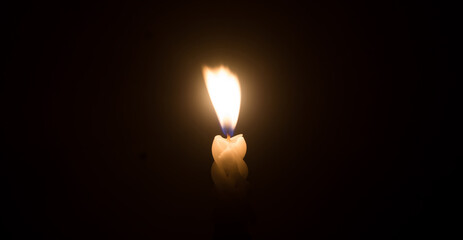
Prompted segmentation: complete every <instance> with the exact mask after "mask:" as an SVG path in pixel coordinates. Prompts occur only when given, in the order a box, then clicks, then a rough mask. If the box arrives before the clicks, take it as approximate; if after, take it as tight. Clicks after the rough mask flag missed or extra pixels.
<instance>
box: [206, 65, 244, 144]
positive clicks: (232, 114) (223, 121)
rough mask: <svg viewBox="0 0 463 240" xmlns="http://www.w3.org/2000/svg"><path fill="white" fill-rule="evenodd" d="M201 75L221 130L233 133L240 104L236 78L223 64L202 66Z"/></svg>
mask: <svg viewBox="0 0 463 240" xmlns="http://www.w3.org/2000/svg"><path fill="white" fill-rule="evenodd" d="M203 75H204V80H205V81H206V86H207V90H208V92H209V96H210V97H211V101H212V105H213V106H214V108H215V112H216V113H217V117H218V118H219V122H220V125H221V126H222V130H223V132H224V133H225V134H227V135H233V130H234V129H235V126H236V123H237V122H238V115H239V113H240V104H241V89H240V83H239V82H238V78H237V77H236V76H235V74H233V73H232V72H230V70H229V69H228V68H226V67H224V66H220V67H218V68H209V67H204V68H203Z"/></svg>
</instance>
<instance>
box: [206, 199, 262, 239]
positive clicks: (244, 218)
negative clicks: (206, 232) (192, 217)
mask: <svg viewBox="0 0 463 240" xmlns="http://www.w3.org/2000/svg"><path fill="white" fill-rule="evenodd" d="M217 193H218V195H217V201H216V204H215V208H214V216H213V219H214V233H213V239H251V233H250V231H249V225H250V223H251V222H252V219H253V218H252V209H251V207H250V204H249V203H248V199H247V197H245V195H242V196H241V197H240V198H236V197H237V196H236V195H233V196H234V197H235V198H224V195H223V192H217ZM227 197H230V196H227Z"/></svg>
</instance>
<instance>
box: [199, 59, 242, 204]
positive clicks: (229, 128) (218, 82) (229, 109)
mask: <svg viewBox="0 0 463 240" xmlns="http://www.w3.org/2000/svg"><path fill="white" fill-rule="evenodd" d="M203 74H204V79H205V82H206V86H207V90H208V92H209V96H210V98H211V101H212V105H213V106H214V109H215V111H216V113H217V117H218V119H219V123H220V125H221V127H222V131H223V133H224V134H225V135H226V138H224V137H222V136H220V135H217V136H215V138H214V141H213V142H212V157H213V158H214V163H213V164H212V168H211V176H212V180H213V182H214V184H215V185H216V187H217V189H218V190H219V191H221V192H222V193H225V194H235V195H236V194H238V195H239V194H242V193H244V189H245V187H246V184H247V182H246V177H247V175H248V166H247V165H246V163H245V162H244V160H243V158H244V155H245V154H246V141H245V140H244V137H243V135H242V134H239V135H236V136H234V137H232V136H233V131H234V129H235V127H236V123H237V122H238V115H239V111H240V104H241V89H240V84H239V81H238V78H237V77H236V75H235V74H233V73H232V72H230V70H229V69H228V68H226V67H224V66H220V67H218V68H214V69H212V68H209V67H204V69H203Z"/></svg>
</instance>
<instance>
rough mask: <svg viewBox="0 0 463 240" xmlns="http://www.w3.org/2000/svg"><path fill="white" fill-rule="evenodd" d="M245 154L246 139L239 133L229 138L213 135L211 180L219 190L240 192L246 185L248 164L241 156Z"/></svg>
mask: <svg viewBox="0 0 463 240" xmlns="http://www.w3.org/2000/svg"><path fill="white" fill-rule="evenodd" d="M244 155H246V141H244V138H243V135H242V134H239V135H236V136H234V137H232V138H231V139H226V138H223V137H222V136H220V135H217V136H215V138H214V141H213V142H212V157H213V158H214V163H213V164H212V169H211V175H212V180H213V181H214V183H215V185H216V186H217V188H218V189H219V190H222V191H225V192H230V193H233V192H242V191H243V190H244V188H245V186H246V177H247V176H248V166H247V165H246V163H245V162H244V160H243V158H244Z"/></svg>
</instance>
